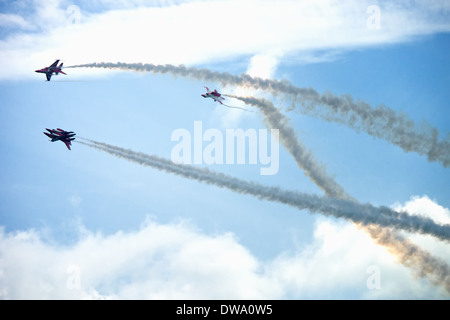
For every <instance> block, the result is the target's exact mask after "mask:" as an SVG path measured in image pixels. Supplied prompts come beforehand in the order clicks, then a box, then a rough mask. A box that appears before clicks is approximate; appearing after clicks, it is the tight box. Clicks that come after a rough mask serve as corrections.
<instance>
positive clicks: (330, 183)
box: [230, 95, 450, 293]
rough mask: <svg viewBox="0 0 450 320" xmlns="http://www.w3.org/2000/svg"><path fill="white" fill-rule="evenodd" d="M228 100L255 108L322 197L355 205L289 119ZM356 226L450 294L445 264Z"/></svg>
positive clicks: (253, 101)
mask: <svg viewBox="0 0 450 320" xmlns="http://www.w3.org/2000/svg"><path fill="white" fill-rule="evenodd" d="M230 97H233V98H235V99H239V100H241V101H243V102H245V103H247V104H250V105H252V106H255V107H257V108H258V109H259V110H260V111H261V113H262V114H263V115H264V118H265V122H266V124H267V125H268V126H269V127H270V128H276V129H278V130H279V133H280V141H281V143H282V144H283V146H285V148H286V149H287V150H288V152H289V153H290V154H291V155H292V156H293V158H294V159H295V161H296V162H297V164H298V166H299V167H300V168H302V169H303V170H304V171H305V173H306V174H307V175H308V176H309V177H310V179H311V180H312V181H313V182H314V183H315V184H316V185H317V186H318V187H319V188H320V189H322V190H323V191H324V193H325V194H326V195H328V196H333V197H337V198H341V199H347V200H352V201H355V202H356V200H355V199H353V198H352V197H351V196H350V195H349V194H347V193H346V192H345V191H344V189H343V188H342V187H341V186H340V185H339V184H338V183H337V182H336V181H335V180H334V179H333V178H331V177H330V176H328V175H327V173H326V172H325V169H324V168H322V166H320V165H319V164H318V163H317V162H316V160H315V159H314V157H313V155H312V154H311V153H310V152H309V151H307V150H306V148H305V146H303V145H302V144H301V143H300V141H298V139H297V135H296V133H295V131H294V129H293V128H292V127H290V126H289V119H288V118H286V116H285V115H283V114H282V113H281V112H280V111H279V110H278V109H276V108H275V107H274V105H273V104H272V103H271V102H270V101H267V100H265V99H258V98H254V97H239V96H234V95H233V96H231V95H230ZM357 225H358V226H359V227H360V228H361V229H363V230H364V231H365V232H367V233H369V235H370V236H371V238H372V239H374V241H375V242H376V243H377V244H379V245H382V246H384V247H386V248H387V249H388V251H389V252H391V253H392V254H393V255H394V256H396V257H397V258H398V259H399V261H400V262H401V263H402V264H403V265H405V266H407V267H409V268H411V269H412V270H414V271H415V272H416V274H418V275H419V276H421V277H425V276H426V277H428V278H429V279H430V280H431V282H432V283H433V284H437V285H444V287H445V288H446V290H447V291H448V292H449V293H450V267H449V266H448V265H447V263H446V262H445V261H442V260H440V259H437V258H434V257H433V256H432V255H431V254H430V253H428V252H426V251H424V250H422V249H421V248H419V247H418V246H416V245H415V244H413V243H412V242H411V241H409V240H407V239H405V238H404V237H402V236H401V235H399V234H398V233H397V232H395V231H394V230H389V229H386V228H381V227H380V226H378V225H360V224H357Z"/></svg>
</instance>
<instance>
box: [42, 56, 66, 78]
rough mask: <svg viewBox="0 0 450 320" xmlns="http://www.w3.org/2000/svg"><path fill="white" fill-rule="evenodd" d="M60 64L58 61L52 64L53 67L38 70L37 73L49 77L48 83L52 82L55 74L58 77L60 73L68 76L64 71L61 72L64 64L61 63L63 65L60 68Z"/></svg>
mask: <svg viewBox="0 0 450 320" xmlns="http://www.w3.org/2000/svg"><path fill="white" fill-rule="evenodd" d="M58 62H59V60H56V61H55V62H53V63H52V64H51V66H49V67H46V68H42V69H39V70H36V71H35V72H37V73H45V75H46V76H47V81H50V79H51V78H52V75H53V74H55V75H58V74H59V73H62V74H66V73H65V72H64V71H62V70H61V69H62V66H63V63H62V62H61V64H60V65H59V66H58Z"/></svg>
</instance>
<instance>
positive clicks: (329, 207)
mask: <svg viewBox="0 0 450 320" xmlns="http://www.w3.org/2000/svg"><path fill="white" fill-rule="evenodd" d="M81 139H83V140H85V141H88V142H83V141H78V143H81V144H84V145H86V146H89V147H91V148H95V149H98V150H100V151H104V152H106V153H109V154H111V155H114V156H116V157H118V158H123V159H126V160H128V161H132V162H136V163H138V164H141V165H144V166H151V167H153V168H156V169H158V170H163V171H165V172H169V173H173V174H176V175H180V176H182V177H185V178H188V179H194V180H197V181H201V182H204V183H208V184H212V185H216V186H219V187H222V188H227V189H229V190H232V191H234V192H238V193H242V194H250V195H253V196H255V197H257V198H259V199H262V200H268V201H275V202H279V203H284V204H287V205H290V206H293V207H296V208H298V209H300V210H302V209H307V210H309V211H310V212H318V213H322V214H324V215H327V216H330V215H331V216H335V217H342V218H346V219H348V220H351V221H353V222H355V223H356V224H357V225H360V226H364V227H365V228H366V229H367V230H368V232H369V233H370V235H371V236H372V238H374V239H375V240H376V241H377V243H379V244H382V245H385V246H387V247H388V250H389V251H390V252H391V253H392V254H395V255H396V256H397V257H398V258H399V260H400V262H401V263H402V264H404V265H406V266H408V267H411V268H417V266H416V264H419V265H420V268H419V270H418V273H419V276H421V277H423V276H427V277H428V278H429V279H430V280H431V282H432V283H433V284H435V285H441V286H444V288H445V289H446V291H447V292H448V293H449V294H450V268H449V266H448V265H447V264H446V263H445V262H444V261H442V260H440V259H438V258H435V257H433V256H431V255H430V254H429V253H427V252H424V251H423V250H421V249H420V248H417V246H415V245H414V244H412V243H411V242H410V241H408V240H404V239H403V238H401V237H400V236H398V235H396V234H394V232H392V231H390V230H389V229H388V228H390V227H397V228H400V229H403V230H407V231H411V232H419V233H425V234H431V235H433V236H435V237H437V238H439V239H442V240H449V238H450V225H444V226H442V225H437V224H436V223H434V221H432V220H431V219H428V218H420V217H418V216H411V215H409V214H408V213H406V212H396V211H393V210H391V209H389V208H386V207H380V208H375V207H373V206H371V205H369V204H366V205H362V204H358V203H356V202H353V201H349V200H340V199H336V198H331V197H318V196H314V195H308V194H304V193H299V192H294V191H287V190H282V189H280V188H277V187H266V186H262V185H259V184H256V183H252V182H248V181H245V180H241V179H238V178H234V177H230V176H227V175H225V174H223V173H218V172H213V171H210V170H208V169H206V168H196V167H194V166H189V165H181V164H175V163H173V162H172V161H170V160H167V159H164V158H160V157H157V156H155V155H147V154H143V153H138V152H135V151H132V150H127V149H123V148H119V147H115V146H112V145H108V144H105V143H101V142H97V141H94V140H89V139H84V138H81Z"/></svg>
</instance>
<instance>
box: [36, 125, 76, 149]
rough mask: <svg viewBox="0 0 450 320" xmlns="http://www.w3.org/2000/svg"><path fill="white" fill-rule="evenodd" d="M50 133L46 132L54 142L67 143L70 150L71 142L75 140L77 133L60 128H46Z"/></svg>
mask: <svg viewBox="0 0 450 320" xmlns="http://www.w3.org/2000/svg"><path fill="white" fill-rule="evenodd" d="M45 130H47V131H48V132H50V133H47V132H44V134H45V135H46V136H47V137H49V138H50V139H51V141H52V142H55V141H58V140H59V141H62V142H64V144H65V145H66V147H67V149H69V150H70V146H71V142H72V141H73V140H75V138H74V136H75V135H76V134H75V132H73V131H65V130H63V129H60V128H56V130H55V129H47V128H46V129H45Z"/></svg>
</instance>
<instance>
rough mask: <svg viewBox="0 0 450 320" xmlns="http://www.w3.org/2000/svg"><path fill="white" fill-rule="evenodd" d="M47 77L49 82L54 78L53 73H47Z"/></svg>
mask: <svg viewBox="0 0 450 320" xmlns="http://www.w3.org/2000/svg"><path fill="white" fill-rule="evenodd" d="M45 75H46V76H47V81H50V79H51V78H52V73H51V72H47V73H46V74H45Z"/></svg>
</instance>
